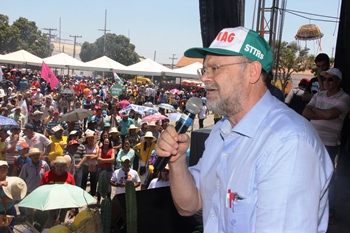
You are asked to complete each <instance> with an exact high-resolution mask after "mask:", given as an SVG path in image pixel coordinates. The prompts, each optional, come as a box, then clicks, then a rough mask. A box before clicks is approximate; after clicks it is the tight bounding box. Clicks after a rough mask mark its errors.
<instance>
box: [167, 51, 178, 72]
mask: <svg viewBox="0 0 350 233" xmlns="http://www.w3.org/2000/svg"><path fill="white" fill-rule="evenodd" d="M175 55H176V54H173V57H169V59H170V60H172V61H171V69H174V60H176V59H177V58H176V57H175Z"/></svg>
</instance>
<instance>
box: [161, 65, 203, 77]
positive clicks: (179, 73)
mask: <svg viewBox="0 0 350 233" xmlns="http://www.w3.org/2000/svg"><path fill="white" fill-rule="evenodd" d="M202 67H203V64H201V63H199V62H195V63H192V64H190V65H188V66H184V67H181V68H178V69H175V70H170V71H168V72H165V75H167V76H176V77H183V78H196V79H198V74H197V70H198V69H199V68H202Z"/></svg>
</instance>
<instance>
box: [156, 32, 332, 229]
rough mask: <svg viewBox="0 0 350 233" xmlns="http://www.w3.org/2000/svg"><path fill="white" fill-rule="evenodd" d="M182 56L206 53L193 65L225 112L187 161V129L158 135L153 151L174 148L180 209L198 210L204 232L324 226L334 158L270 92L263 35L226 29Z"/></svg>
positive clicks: (162, 153) (211, 102)
mask: <svg viewBox="0 0 350 233" xmlns="http://www.w3.org/2000/svg"><path fill="white" fill-rule="evenodd" d="M185 56H187V57H192V58H203V59H204V62H203V68H200V69H199V70H198V72H199V74H200V78H201V81H202V82H203V83H204V85H205V88H206V91H207V94H206V98H207V106H208V108H209V110H212V111H214V112H217V113H218V114H220V115H222V116H223V117H224V119H222V120H221V121H219V122H218V123H217V124H215V125H214V128H213V129H212V131H211V133H210V135H209V137H208V139H207V140H206V142H205V150H204V153H203V155H202V157H201V159H200V160H199V162H198V163H197V165H195V166H193V167H190V168H188V167H187V164H186V151H187V149H188V147H189V143H190V139H189V136H188V135H187V134H178V133H177V132H176V130H175V128H174V127H173V126H168V127H167V129H166V131H164V132H163V133H162V134H161V137H160V138H159V139H158V142H157V147H156V154H157V156H159V157H169V156H170V155H171V158H170V161H169V170H170V176H169V181H170V189H171V194H172V198H173V201H174V203H175V206H176V208H177V210H178V212H179V213H180V214H181V215H184V216H191V215H193V214H195V213H196V212H197V211H199V210H202V211H203V212H202V213H203V214H202V216H203V226H204V232H246V233H249V232H300V233H302V232H305V233H306V232H326V231H327V227H328V214H327V212H328V185H329V181H330V179H331V176H332V173H333V166H332V162H331V160H330V158H329V156H328V153H327V150H326V149H325V147H324V146H323V143H322V141H321V140H320V138H319V136H318V135H317V133H316V131H315V130H314V129H313V127H312V125H311V124H310V123H309V121H307V120H306V119H305V118H303V117H302V116H300V115H298V114H297V113H296V112H295V111H293V110H292V109H290V108H288V106H286V105H285V104H284V103H283V102H281V101H279V100H278V99H276V98H274V97H273V96H272V95H271V93H270V92H269V91H268V89H267V87H266V84H265V82H264V80H263V79H264V76H266V75H267V73H268V72H269V71H270V70H271V69H272V64H273V56H272V51H271V49H270V46H269V45H268V44H267V42H266V40H265V39H264V38H263V37H261V36H260V35H259V34H258V33H257V32H255V31H253V30H249V29H247V28H244V27H236V28H225V29H222V30H221V31H220V32H219V33H218V35H217V37H215V39H214V40H213V42H212V43H211V45H210V46H209V47H208V48H192V49H189V50H187V51H185ZM213 145H214V146H213ZM305 190H308V192H305ZM272 193H273V195H271V194H272Z"/></svg>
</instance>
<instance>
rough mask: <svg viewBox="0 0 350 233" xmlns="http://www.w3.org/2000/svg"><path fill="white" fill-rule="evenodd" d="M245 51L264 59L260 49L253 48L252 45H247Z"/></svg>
mask: <svg viewBox="0 0 350 233" xmlns="http://www.w3.org/2000/svg"><path fill="white" fill-rule="evenodd" d="M244 51H246V52H248V53H251V54H253V55H254V56H256V57H257V58H259V59H264V54H262V53H261V51H260V50H259V49H257V48H255V47H253V46H251V45H250V44H246V45H245V48H244Z"/></svg>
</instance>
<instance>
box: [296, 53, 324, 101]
mask: <svg viewBox="0 0 350 233" xmlns="http://www.w3.org/2000/svg"><path fill="white" fill-rule="evenodd" d="M315 64H316V74H317V75H316V77H313V78H312V79H311V80H310V82H309V84H308V86H307V87H306V90H305V91H304V94H303V101H306V102H309V101H310V100H311V98H312V96H313V95H314V94H315V93H317V92H318V91H323V90H324V87H323V81H322V77H321V76H322V75H321V72H322V71H326V70H328V69H329V67H330V62H329V57H328V55H327V54H325V53H320V54H318V55H317V56H316V58H315Z"/></svg>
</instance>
